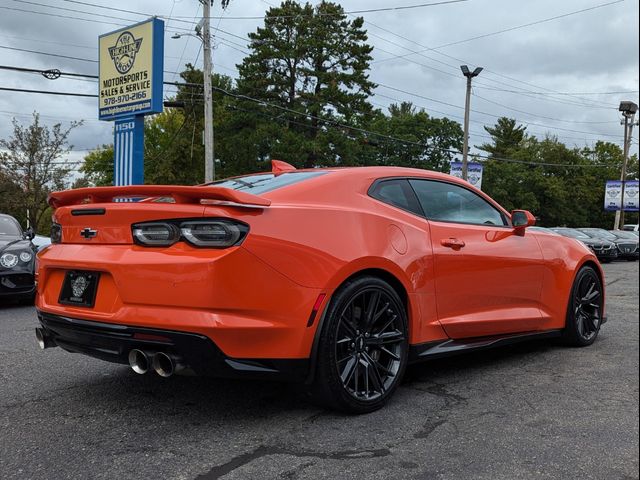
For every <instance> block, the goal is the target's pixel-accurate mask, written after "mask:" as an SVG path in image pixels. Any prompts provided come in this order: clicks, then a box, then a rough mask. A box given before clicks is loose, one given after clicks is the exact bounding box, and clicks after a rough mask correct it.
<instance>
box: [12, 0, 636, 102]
mask: <svg viewBox="0 0 640 480" xmlns="http://www.w3.org/2000/svg"><path fill="white" fill-rule="evenodd" d="M13 1H17V2H22V3H28V4H33V5H44V4H39V3H36V2H30V1H27V0H13ZM617 1H624V0H617ZM72 3H74V2H72ZM82 3H84V4H88V2H82ZM614 3H616V2H614ZM90 5H92V6H96V5H94V4H90ZM44 6H48V7H49V8H62V7H56V6H51V5H44ZM0 8H2V7H0ZM102 8H108V7H102ZM593 8H595V7H593ZM65 10H71V9H65ZM72 11H74V12H79V13H85V14H88V15H96V16H101V15H100V14H96V13H93V12H83V11H79V10H72ZM127 12H128V13H133V14H137V15H147V14H144V13H141V12H135V11H131V10H127ZM33 13H39V14H44V15H47V14H46V13H44V12H33ZM567 15H568V14H567ZM108 17H109V18H115V19H119V20H125V21H127V22H131V21H134V20H132V19H124V18H121V17H113V16H108ZM260 18H262V17H260ZM82 20H87V21H90V20H89V19H82ZM175 20H178V19H175ZM181 21H183V22H186V23H190V24H193V23H191V22H187V21H185V20H181ZM98 23H100V22H98ZM369 23H371V22H369ZM118 25H120V24H118ZM378 28H381V27H378ZM182 30H183V31H184V30H185V29H182ZM167 31H169V30H167ZM219 31H220V32H222V33H224V34H227V35H230V36H233V37H236V38H240V39H242V40H246V39H245V38H244V37H241V36H239V35H235V34H233V33H231V32H225V31H224V30H220V29H219ZM387 31H389V30H387ZM389 32H390V31H389ZM396 35H397V34H396ZM400 37H401V38H405V39H406V37H402V36H400ZM380 38H382V37H380ZM407 40H409V39H407ZM409 41H410V40H409ZM220 43H221V44H222V45H225V46H226V47H228V48H232V49H235V50H238V51H240V52H242V53H243V54H245V55H246V54H248V52H247V51H245V50H242V49H236V48H234V47H233V46H232V45H230V44H229V43H231V44H234V45H238V44H237V43H234V42H232V41H230V40H227V39H221V42H220ZM392 43H394V44H395V45H398V44H397V43H395V42H392ZM414 43H416V44H417V42H414ZM418 45H419V44H418ZM4 48H11V47H4ZM185 48H186V45H185ZM402 48H405V49H407V48H406V47H402ZM436 48H437V47H436ZM428 49H431V48H428ZM16 50H18V49H16ZM380 50H381V51H383V50H382V49H380ZM407 50H410V49H407ZM432 50H433V49H432ZM19 51H20V50H19ZM410 51H411V52H412V53H417V54H420V53H419V52H414V51H413V50H410ZM30 52H31V53H41V54H44V55H47V53H44V52H33V51H30ZM387 53H390V54H391V52H387ZM436 53H439V54H442V53H441V52H436ZM51 55H53V56H55V55H56V54H51ZM420 55H421V56H425V55H422V54H420ZM425 57H426V56H425ZM63 58H69V57H68V56H65V57H63ZM70 58H71V59H74V60H80V59H79V58H78V57H70ZM398 58H399V57H398ZM426 58H429V59H431V57H426ZM451 58H454V57H451ZM432 60H434V61H437V60H435V59H432ZM83 61H89V62H93V63H97V62H96V61H94V60H87V59H84V60H83ZM409 61H412V62H413V63H417V64H419V65H421V66H423V67H426V68H430V69H432V70H435V71H438V72H440V73H443V74H446V75H449V76H454V77H457V75H453V74H451V73H449V72H445V71H443V70H439V69H436V68H434V67H431V66H430V65H425V64H422V63H419V62H415V61H413V60H409ZM440 63H443V64H445V65H448V64H446V62H440ZM448 66H450V67H451V68H455V67H453V66H451V65H448ZM223 68H227V67H223ZM229 70H232V69H229ZM487 71H489V70H487ZM497 75H500V74H497ZM501 76H502V75H501ZM489 81H493V82H496V83H503V82H499V81H497V80H492V79H489ZM524 83H526V82H524ZM478 84H479V85H484V84H482V83H481V82H478ZM505 85H506V84H505ZM525 92H526V90H525ZM520 94H521V95H524V96H529V95H526V93H524V92H522V93H520ZM546 100H547V101H555V102H556V103H566V104H571V105H577V106H582V107H591V108H604V107H601V106H597V105H593V104H591V105H587V104H583V103H575V102H567V101H562V100H559V99H546ZM606 108H613V107H610V106H607V107H606Z"/></svg>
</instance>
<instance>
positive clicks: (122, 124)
mask: <svg viewBox="0 0 640 480" xmlns="http://www.w3.org/2000/svg"><path fill="white" fill-rule="evenodd" d="M98 47H99V48H98V50H99V57H98V59H99V64H100V66H99V71H100V75H99V89H98V90H99V91H98V96H99V104H98V118H99V119H100V120H112V121H114V129H113V135H114V141H113V147H114V148H113V173H114V174H113V179H114V185H116V186H121V185H139V184H142V183H144V116H145V115H148V114H151V113H159V112H162V84H163V83H162V82H163V70H164V22H163V21H162V20H158V19H157V18H151V19H149V20H146V21H144V22H141V23H137V24H135V25H130V26H128V27H125V28H121V29H119V30H116V31H114V32H110V33H106V34H104V35H100V37H98Z"/></svg>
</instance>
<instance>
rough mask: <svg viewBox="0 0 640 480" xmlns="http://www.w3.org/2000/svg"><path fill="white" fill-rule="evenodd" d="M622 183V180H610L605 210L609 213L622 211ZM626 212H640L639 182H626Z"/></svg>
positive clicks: (606, 188) (605, 195) (607, 186)
mask: <svg viewBox="0 0 640 480" xmlns="http://www.w3.org/2000/svg"><path fill="white" fill-rule="evenodd" d="M622 183H623V182H621V181H620V180H609V181H608V182H607V184H606V186H605V190H604V209H605V210H608V211H616V210H620V207H621V205H622ZM624 210H625V211H626V212H637V211H638V181H637V180H629V181H626V182H624Z"/></svg>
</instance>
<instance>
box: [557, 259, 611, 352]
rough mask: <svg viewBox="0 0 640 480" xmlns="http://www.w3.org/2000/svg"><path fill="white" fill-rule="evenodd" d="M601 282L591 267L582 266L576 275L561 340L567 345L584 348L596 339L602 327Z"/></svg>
mask: <svg viewBox="0 0 640 480" xmlns="http://www.w3.org/2000/svg"><path fill="white" fill-rule="evenodd" d="M602 307H603V289H602V281H601V280H600V277H599V276H598V273H597V272H596V271H595V270H594V268H593V267H590V266H584V267H582V268H581V269H580V270H579V271H578V274H577V275H576V279H575V280H574V282H573V287H572V288H571V296H570V297H569V307H568V309H567V320H566V324H565V328H564V332H563V338H564V340H565V342H566V343H567V344H568V345H571V346H575V347H586V346H588V345H591V344H592V343H593V342H594V341H595V340H596V338H597V336H598V333H599V332H600V327H601V325H602Z"/></svg>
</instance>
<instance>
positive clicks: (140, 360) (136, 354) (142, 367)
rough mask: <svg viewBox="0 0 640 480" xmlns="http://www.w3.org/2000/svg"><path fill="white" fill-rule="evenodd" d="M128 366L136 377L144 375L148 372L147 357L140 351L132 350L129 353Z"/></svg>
mask: <svg viewBox="0 0 640 480" xmlns="http://www.w3.org/2000/svg"><path fill="white" fill-rule="evenodd" d="M129 366H130V367H131V370H133V371H134V372H136V373H137V374H138V375H144V374H145V373H147V372H148V371H149V357H148V356H147V354H146V353H145V352H143V351H142V350H138V349H137V348H134V349H133V350H131V351H130V352H129Z"/></svg>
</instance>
